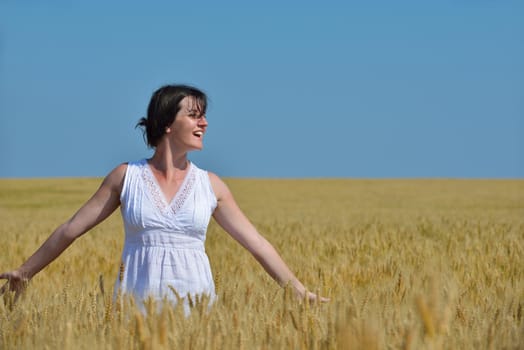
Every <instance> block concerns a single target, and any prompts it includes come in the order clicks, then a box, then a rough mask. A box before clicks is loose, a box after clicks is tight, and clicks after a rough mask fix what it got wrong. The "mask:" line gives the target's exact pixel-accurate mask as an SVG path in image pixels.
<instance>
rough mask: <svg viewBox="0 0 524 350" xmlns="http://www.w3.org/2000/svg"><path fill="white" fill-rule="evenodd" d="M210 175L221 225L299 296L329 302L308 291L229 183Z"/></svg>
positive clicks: (215, 216)
mask: <svg viewBox="0 0 524 350" xmlns="http://www.w3.org/2000/svg"><path fill="white" fill-rule="evenodd" d="M209 178H210V180H211V184H212V186H213V191H214V192H215V195H216V197H217V200H218V205H217V208H216V209H215V212H214V214H213V217H214V218H215V220H216V221H217V222H218V224H219V225H220V226H221V227H222V228H223V229H224V230H226V231H227V232H228V233H229V234H230V235H231V236H232V237H233V238H234V239H235V240H237V241H238V242H239V243H240V244H241V245H242V246H243V247H244V248H246V249H247V250H248V251H249V252H250V253H251V254H253V256H254V257H255V258H256V259H257V261H258V262H259V263H260V264H261V265H262V266H263V267H264V269H265V270H266V271H267V273H268V274H269V275H270V276H271V277H272V278H273V279H274V280H275V281H277V282H278V284H280V285H281V286H286V285H289V286H291V287H292V288H293V289H294V291H295V292H296V294H297V295H298V296H299V297H300V298H307V299H309V300H310V301H321V302H325V301H328V300H329V299H326V298H323V297H321V296H317V295H316V294H314V293H311V292H309V291H308V290H307V289H306V287H304V285H303V284H302V283H301V282H300V281H299V280H298V279H297V277H296V276H295V275H294V274H293V272H292V271H291V270H290V269H289V267H288V266H287V265H286V263H285V262H284V260H283V259H282V258H281V256H280V255H279V254H278V252H277V251H276V250H275V248H274V247H273V246H272V245H271V243H269V242H268V241H267V240H266V239H265V238H264V237H263V236H262V235H261V234H260V233H258V231H257V230H256V228H255V227H254V226H253V224H252V223H251V222H250V221H249V219H248V218H247V217H246V216H245V215H244V213H243V212H242V210H240V208H239V207H238V205H237V203H236V201H235V199H234V197H233V195H232V193H231V191H230V190H229V188H228V187H227V185H226V184H225V183H224V182H223V181H222V180H221V179H220V178H219V177H218V176H217V175H215V174H213V173H209Z"/></svg>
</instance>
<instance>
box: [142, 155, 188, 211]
mask: <svg viewBox="0 0 524 350" xmlns="http://www.w3.org/2000/svg"><path fill="white" fill-rule="evenodd" d="M188 166H189V170H188V173H187V174H186V177H185V178H184V180H183V182H182V184H181V185H180V188H179V189H178V191H177V193H176V194H175V196H174V197H173V199H172V200H171V203H167V201H166V199H165V198H164V194H163V193H162V191H161V190H160V186H159V185H158V182H157V181H156V179H155V177H154V175H153V173H152V171H151V169H150V168H149V165H148V164H147V161H144V164H143V166H142V172H141V175H142V180H143V181H144V183H145V185H146V188H147V193H148V194H149V196H150V198H151V200H152V202H153V204H154V205H155V206H156V207H157V209H158V210H159V211H161V212H165V211H166V210H167V209H168V208H169V209H170V210H171V212H172V213H173V214H176V213H177V212H178V211H179V210H180V208H181V207H182V206H183V205H184V203H185V201H186V199H187V197H188V196H189V194H190V193H191V191H192V189H193V186H194V184H195V179H196V174H195V170H194V166H193V164H192V163H189V165H188Z"/></svg>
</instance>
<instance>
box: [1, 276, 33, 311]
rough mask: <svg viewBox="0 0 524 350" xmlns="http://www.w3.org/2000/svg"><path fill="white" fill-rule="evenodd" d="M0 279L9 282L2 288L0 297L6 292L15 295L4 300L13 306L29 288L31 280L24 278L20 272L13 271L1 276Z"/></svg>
mask: <svg viewBox="0 0 524 350" xmlns="http://www.w3.org/2000/svg"><path fill="white" fill-rule="evenodd" d="M0 279H6V280H7V282H6V283H4V285H3V286H2V288H0V296H2V295H4V294H5V293H6V292H11V293H13V294H11V295H8V296H7V299H4V300H6V301H7V304H8V305H10V306H12V304H14V303H16V301H17V300H18V298H19V297H20V296H21V295H22V293H23V292H24V291H25V289H26V288H27V285H28V284H29V278H27V277H26V276H24V275H23V274H22V273H21V272H19V271H18V270H13V271H9V272H5V273H2V274H0Z"/></svg>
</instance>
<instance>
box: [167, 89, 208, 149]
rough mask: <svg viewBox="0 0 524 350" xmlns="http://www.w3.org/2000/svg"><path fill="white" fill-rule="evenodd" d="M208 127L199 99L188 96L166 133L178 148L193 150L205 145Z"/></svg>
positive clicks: (181, 102) (181, 103)
mask: <svg viewBox="0 0 524 350" xmlns="http://www.w3.org/2000/svg"><path fill="white" fill-rule="evenodd" d="M206 129H207V119H206V116H205V114H203V113H202V109H201V108H200V106H199V104H198V102H197V100H196V99H195V98H194V97H192V96H187V97H184V99H183V100H182V101H180V110H179V111H178V113H177V115H176V117H175V121H174V122H173V124H171V126H170V127H169V128H168V129H167V130H166V134H167V135H168V137H169V138H170V140H171V141H172V142H174V143H175V145H176V147H177V148H178V149H181V150H184V151H193V150H201V149H202V148H203V147H204V145H203V142H202V141H203V138H204V134H205V133H206Z"/></svg>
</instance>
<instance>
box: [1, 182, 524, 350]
mask: <svg viewBox="0 0 524 350" xmlns="http://www.w3.org/2000/svg"><path fill="white" fill-rule="evenodd" d="M99 182H100V180H99V179H49V180H7V179H4V180H0V220H1V222H2V224H1V225H0V237H1V238H2V248H3V249H2V254H0V270H8V269H11V268H14V267H16V266H18V265H19V264H20V263H21V262H22V261H23V260H24V259H26V258H27V257H28V256H29V255H30V254H31V253H32V252H33V251H34V250H35V249H36V248H37V247H38V246H39V245H40V244H41V243H42V242H43V240H44V239H45V238H46V237H47V236H48V235H49V234H50V232H51V231H52V230H53V229H54V228H55V227H56V226H58V225H59V224H60V223H61V222H63V221H64V220H66V219H67V218H68V217H69V216H71V215H72V214H73V212H74V210H75V209H76V208H78V207H79V206H80V205H81V204H82V202H83V201H85V200H86V199H87V198H89V196H90V194H91V193H92V192H93V191H94V190H95V189H96V188H97V186H98V184H99ZM227 182H228V184H229V186H230V187H231V189H232V191H233V193H234V194H235V196H236V198H237V201H238V202H239V204H240V206H241V207H242V208H243V209H244V211H245V212H246V214H247V215H248V216H249V217H250V218H251V219H252V221H253V223H254V224H255V225H256V226H257V227H258V228H259V230H260V231H261V233H263V234H264V235H265V236H266V237H267V238H268V239H269V241H271V242H272V243H273V244H274V246H275V247H276V248H277V250H279V251H280V253H281V254H282V256H283V257H284V259H285V260H286V262H288V264H289V265H290V267H291V268H292V269H293V270H294V271H295V272H296V274H297V275H298V277H299V278H300V279H301V280H303V281H304V283H305V284H306V285H307V286H308V287H309V288H310V289H311V290H312V291H314V292H318V293H320V294H322V295H325V296H328V297H330V298H331V301H330V302H329V303H327V304H323V305H309V303H304V302H301V301H298V300H295V299H294V298H293V297H292V293H291V291H289V290H288V289H287V288H280V287H278V286H277V284H276V283H275V282H273V281H272V280H271V279H270V278H269V277H268V276H267V275H266V274H265V273H264V271H263V270H262V268H261V267H260V266H258V264H257V263H256V261H255V260H254V259H253V258H252V257H251V256H250V255H249V254H248V253H247V252H246V251H245V250H243V249H242V248H241V247H240V246H239V245H238V244H236V243H235V242H234V241H233V240H232V239H230V238H229V237H228V236H227V234H225V233H224V232H223V231H222V230H221V229H220V228H219V227H218V226H217V225H216V224H215V223H214V222H212V223H211V225H210V228H209V232H208V241H207V244H206V249H207V251H208V254H209V256H210V260H211V265H212V268H213V272H214V276H215V282H216V286H217V292H218V300H217V301H216V302H215V303H214V305H213V307H211V308H208V306H207V304H208V300H206V299H205V298H201V299H199V300H193V301H192V303H193V307H192V310H193V311H192V312H191V314H190V316H189V317H185V316H184V311H183V309H182V308H181V307H180V306H177V307H164V308H159V307H158V305H155V303H150V304H148V306H147V310H148V314H147V316H144V315H143V314H142V313H140V312H138V311H136V310H135V309H134V308H133V307H132V302H130V303H127V304H125V305H124V304H120V303H119V302H117V303H116V304H115V303H114V302H113V291H112V285H113V281H114V280H115V279H116V278H118V276H119V270H120V259H119V258H120V252H121V248H122V242H123V229H122V223H121V219H120V215H119V213H115V214H114V215H112V216H111V217H110V218H109V219H108V220H107V221H106V222H104V223H103V224H101V225H99V226H98V227H96V228H94V229H93V230H91V232H89V233H87V234H86V235H85V236H83V237H82V238H80V239H79V240H77V241H76V242H75V243H74V244H73V246H72V247H71V248H70V249H68V250H67V251H66V252H65V253H64V254H63V255H62V256H61V257H60V258H59V259H58V260H57V261H55V262H53V263H52V264H51V265H50V266H49V267H48V268H46V269H45V270H44V271H43V272H42V273H40V274H39V275H37V276H36V277H35V278H34V279H33V281H32V282H31V284H30V287H29V289H28V291H27V293H26V294H25V296H24V298H22V299H21V300H20V301H19V302H18V303H17V304H16V305H15V306H14V307H13V308H12V309H10V308H9V307H8V305H6V303H3V302H0V348H1V349H18V348H24V349H36V348H38V349H53V348H58V347H64V346H65V347H66V348H72V349H93V348H97V349H387V348H394V349H397V348H398V349H455V348H456V349H499V348H506V349H517V348H523V347H524V320H523V313H524V310H523V308H524V269H523V268H522V267H523V266H524V181H523V180H346V179H338V180H336V179H333V180H246V179H228V180H227ZM7 297H8V296H5V298H7ZM117 300H119V298H118V299H117ZM129 305H131V306H129Z"/></svg>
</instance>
